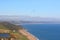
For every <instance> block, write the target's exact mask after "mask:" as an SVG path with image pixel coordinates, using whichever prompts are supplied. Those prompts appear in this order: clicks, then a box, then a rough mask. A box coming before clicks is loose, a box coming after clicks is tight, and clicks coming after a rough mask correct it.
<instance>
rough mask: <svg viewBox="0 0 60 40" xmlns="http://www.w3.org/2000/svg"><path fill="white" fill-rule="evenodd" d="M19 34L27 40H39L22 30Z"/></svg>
mask: <svg viewBox="0 0 60 40" xmlns="http://www.w3.org/2000/svg"><path fill="white" fill-rule="evenodd" d="M19 33H21V34H23V35H25V36H26V37H27V38H28V39H29V40H39V39H37V38H36V37H35V36H33V35H32V34H30V33H29V32H27V31H26V30H24V29H23V30H19Z"/></svg>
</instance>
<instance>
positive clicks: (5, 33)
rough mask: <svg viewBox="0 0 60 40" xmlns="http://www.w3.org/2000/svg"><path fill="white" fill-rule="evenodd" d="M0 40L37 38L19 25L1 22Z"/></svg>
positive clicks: (32, 39) (31, 39)
mask: <svg viewBox="0 0 60 40" xmlns="http://www.w3.org/2000/svg"><path fill="white" fill-rule="evenodd" d="M0 40H38V39H37V38H36V37H35V36H33V35H32V34H30V33H29V32H28V31H26V30H25V29H24V28H22V27H20V26H17V25H14V24H10V23H8V22H1V23H0Z"/></svg>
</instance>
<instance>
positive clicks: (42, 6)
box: [0, 0, 60, 18]
mask: <svg viewBox="0 0 60 40" xmlns="http://www.w3.org/2000/svg"><path fill="white" fill-rule="evenodd" d="M0 15H23V16H34V17H36V16H38V17H53V18H60V0H0Z"/></svg>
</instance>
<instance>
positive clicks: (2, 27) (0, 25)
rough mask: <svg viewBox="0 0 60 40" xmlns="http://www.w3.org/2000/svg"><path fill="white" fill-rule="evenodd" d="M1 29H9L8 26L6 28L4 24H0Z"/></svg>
mask: <svg viewBox="0 0 60 40" xmlns="http://www.w3.org/2000/svg"><path fill="white" fill-rule="evenodd" d="M0 29H8V28H6V27H4V26H3V25H2V24H0Z"/></svg>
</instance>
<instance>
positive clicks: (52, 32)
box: [22, 24, 60, 40]
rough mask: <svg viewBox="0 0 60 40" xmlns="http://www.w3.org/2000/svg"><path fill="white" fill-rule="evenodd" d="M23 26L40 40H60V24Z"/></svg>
mask: <svg viewBox="0 0 60 40" xmlns="http://www.w3.org/2000/svg"><path fill="white" fill-rule="evenodd" d="M22 26H23V27H24V28H26V29H27V30H28V31H29V32H30V33H32V34H33V35H35V36H36V37H38V38H39V39H40V40H60V24H25V25H22Z"/></svg>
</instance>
